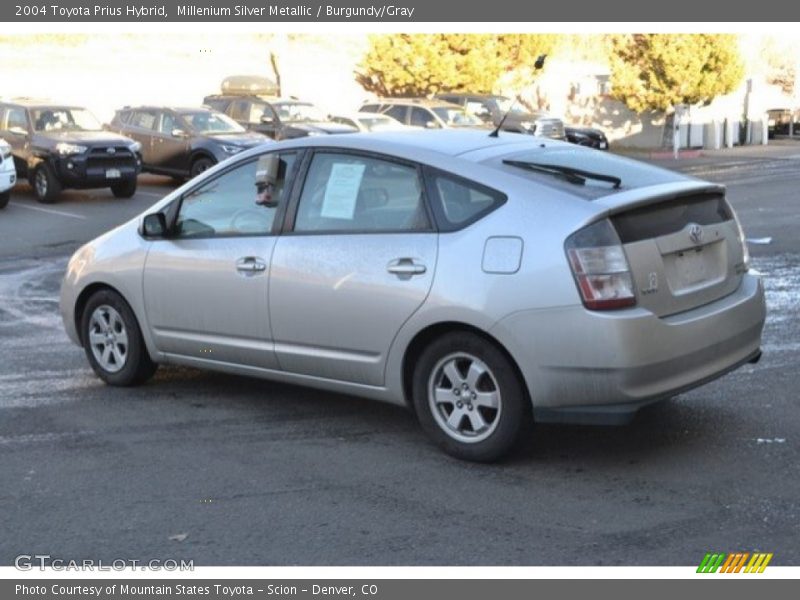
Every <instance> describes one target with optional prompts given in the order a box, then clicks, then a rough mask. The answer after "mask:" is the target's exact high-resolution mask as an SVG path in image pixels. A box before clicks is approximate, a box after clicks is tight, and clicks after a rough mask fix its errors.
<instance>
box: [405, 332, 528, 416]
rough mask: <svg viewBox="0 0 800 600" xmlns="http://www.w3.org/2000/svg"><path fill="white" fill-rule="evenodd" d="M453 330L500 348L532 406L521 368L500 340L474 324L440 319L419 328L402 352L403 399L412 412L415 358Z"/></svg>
mask: <svg viewBox="0 0 800 600" xmlns="http://www.w3.org/2000/svg"><path fill="white" fill-rule="evenodd" d="M454 332H467V333H472V334H475V335H477V336H479V337H481V338H483V339H485V340H486V341H487V342H489V343H490V344H492V345H494V346H495V347H496V348H497V349H498V350H500V351H501V352H502V353H503V354H504V355H505V357H506V358H507V359H508V361H509V362H510V363H511V365H512V366H513V368H514V372H515V373H516V375H517V377H518V378H519V382H520V384H521V385H522V389H523V390H524V392H525V399H526V400H527V401H528V404H529V405H530V406H533V405H532V402H531V397H530V391H529V389H528V385H527V383H526V380H525V377H524V376H523V374H522V370H521V369H520V368H519V365H518V364H517V361H516V360H515V359H514V357H513V356H512V355H511V353H510V352H509V351H508V349H507V348H506V347H505V346H504V345H503V344H502V343H501V342H500V340H498V339H497V338H496V337H495V336H493V335H491V334H490V333H488V332H487V331H484V330H483V329H480V328H479V327H475V326H474V325H469V324H467V323H463V322H460V321H442V322H439V323H433V324H430V325H428V326H426V327H425V328H423V329H421V330H420V331H418V332H417V333H416V334H415V335H414V337H413V338H412V339H411V341H410V342H409V344H408V345H407V346H406V350H405V352H404V353H403V362H402V385H403V398H404V399H405V403H406V406H407V407H408V408H409V409H410V410H411V411H412V412H414V402H413V401H412V396H411V394H412V386H413V377H414V365H415V364H416V359H417V358H418V357H419V355H420V354H421V353H422V351H423V350H424V349H425V348H426V347H427V346H428V345H429V344H430V343H431V342H432V341H433V340H435V339H436V338H437V337H440V336H442V335H446V334H448V333H454Z"/></svg>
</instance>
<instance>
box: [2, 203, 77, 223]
mask: <svg viewBox="0 0 800 600" xmlns="http://www.w3.org/2000/svg"><path fill="white" fill-rule="evenodd" d="M9 204H10V205H11V206H18V207H20V208H27V209H30V210H38V211H40V212H46V213H50V214H52V215H61V216H62V217H72V218H73V219H84V220H86V217H84V216H81V215H76V214H73V213H68V212H64V211H63V210H55V209H52V208H42V207H41V206H28V205H27V204H20V203H19V202H9Z"/></svg>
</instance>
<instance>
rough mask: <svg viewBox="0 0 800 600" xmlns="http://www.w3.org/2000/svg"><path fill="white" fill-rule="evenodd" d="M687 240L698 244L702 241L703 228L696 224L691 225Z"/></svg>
mask: <svg viewBox="0 0 800 600" xmlns="http://www.w3.org/2000/svg"><path fill="white" fill-rule="evenodd" d="M689 239H690V240H692V243H694V244H699V243H700V242H701V241H703V228H702V227H700V225H698V224H697V223H692V224H691V226H690V227H689Z"/></svg>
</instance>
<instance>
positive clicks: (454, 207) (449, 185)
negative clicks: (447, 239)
mask: <svg viewBox="0 0 800 600" xmlns="http://www.w3.org/2000/svg"><path fill="white" fill-rule="evenodd" d="M433 187H434V189H435V191H436V195H437V196H438V197H437V198H436V199H435V201H434V210H435V212H436V214H437V218H438V220H440V221H443V223H441V225H442V227H441V229H444V230H454V229H458V228H459V227H462V226H464V225H467V224H468V223H471V222H472V221H475V220H477V219H478V218H480V217H482V216H483V215H485V214H487V213H489V212H491V211H492V210H494V209H495V208H496V207H498V206H500V205H501V204H503V202H505V200H506V196H505V195H504V194H501V193H500V192H498V191H495V190H493V189H491V188H488V187H486V186H483V185H481V184H479V183H475V182H473V181H469V180H467V179H462V178H460V177H455V176H451V175H445V174H444V173H438V172H434V173H433Z"/></svg>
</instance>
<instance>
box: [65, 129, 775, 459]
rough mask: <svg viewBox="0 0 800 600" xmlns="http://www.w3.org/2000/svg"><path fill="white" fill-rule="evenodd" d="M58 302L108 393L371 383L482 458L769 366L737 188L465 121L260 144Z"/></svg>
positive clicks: (361, 386)
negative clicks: (468, 126) (760, 362)
mask: <svg viewBox="0 0 800 600" xmlns="http://www.w3.org/2000/svg"><path fill="white" fill-rule="evenodd" d="M61 311H62V314H63V319H64V324H65V327H66V330H67V332H68V334H69V336H70V337H71V338H72V340H74V341H75V342H76V343H77V344H80V345H81V346H83V348H84V350H85V352H86V356H87V358H88V360H89V363H90V364H91V366H92V368H93V369H94V371H95V372H96V373H97V375H98V376H99V377H101V378H102V379H103V380H104V381H106V382H107V383H109V384H111V385H123V386H126V385H134V384H139V383H142V382H144V381H145V380H147V379H148V378H149V377H150V376H151V375H152V374H153V373H154V371H155V370H156V366H157V365H159V364H181V365H191V366H195V367H202V368H208V369H215V370H218V371H225V372H229V373H237V374H243V375H251V376H256V377H264V378H268V379H274V380H279V381H284V382H290V383H298V384H303V385H308V386H313V387H317V388H321V389H325V390H331V391H336V392H342V393H348V394H355V395H359V396H365V397H369V398H374V399H376V400H383V401H388V402H393V403H397V404H401V405H406V406H408V407H409V408H410V409H411V410H413V411H414V412H415V413H416V415H417V417H418V418H419V421H420V423H421V425H422V427H423V428H424V429H425V431H426V432H427V433H428V434H429V435H430V436H431V437H432V438H433V440H435V441H436V442H437V443H438V444H439V445H440V446H442V447H443V448H444V449H445V450H446V451H447V452H449V453H451V454H453V455H455V456H458V457H461V458H465V459H470V460H480V461H489V460H494V459H497V458H499V457H501V456H503V455H504V454H506V453H507V452H508V451H509V450H510V449H511V448H512V446H513V445H514V444H515V442H516V441H518V440H520V439H521V438H523V437H524V436H528V435H530V434H531V428H530V426H531V424H532V422H533V421H538V422H554V421H555V422H591V423H619V422H624V421H626V420H628V419H630V418H631V416H632V415H633V414H634V413H635V412H636V411H637V410H638V409H639V408H640V407H642V406H644V405H646V404H649V403H651V402H654V401H656V400H659V399H663V398H668V397H670V396H673V395H675V394H677V393H679V392H681V391H683V390H687V389H690V388H693V387H696V386H699V385H701V384H703V383H705V382H708V381H710V380H712V379H714V378H716V377H719V376H721V375H723V374H725V373H727V372H728V371H731V370H732V369H735V368H737V367H738V366H740V365H742V364H744V363H747V362H752V361H755V360H757V359H758V357H759V355H760V343H761V331H762V328H763V325H764V318H765V305H764V294H763V290H762V286H761V282H760V280H759V278H758V277H757V276H755V275H754V274H752V273H750V272H749V271H748V256H747V249H746V246H745V241H744V237H743V234H742V230H741V228H740V226H739V223H738V221H737V219H736V216H735V214H734V212H733V210H732V209H731V207H730V205H729V204H728V202H727V201H726V199H725V190H724V188H722V187H720V186H718V185H713V184H710V183H707V182H703V181H700V180H697V179H693V178H689V177H686V176H683V175H679V174H676V173H673V172H670V171H666V170H662V169H658V168H655V167H651V166H648V165H645V164H641V163H638V162H635V161H631V160H628V159H623V158H620V157H617V156H614V155H610V154H608V153H605V152H599V151H595V150H590V149H586V148H580V147H576V146H574V145H570V144H567V143H562V142H558V141H549V140H548V141H543V140H542V139H541V138H534V137H532V136H523V135H516V134H501V135H500V136H499V137H491V136H489V135H488V134H487V133H486V132H482V131H458V130H445V131H415V132H410V133H407V132H403V133H400V132H392V133H372V134H354V135H350V136H341V137H338V136H325V137H312V138H303V139H298V140H291V141H285V142H281V143H278V144H272V145H268V146H262V147H258V148H254V149H252V150H247V151H245V152H242V153H241V154H238V155H236V156H235V157H233V158H231V159H229V160H227V161H225V162H223V163H220V164H219V165H217V166H215V167H213V168H212V169H209V170H208V171H206V172H204V173H203V174H202V175H201V176H199V177H198V178H196V179H194V180H192V181H190V182H189V183H187V184H186V185H184V186H183V187H181V188H178V189H176V190H175V191H174V192H172V193H171V194H169V195H167V196H166V197H165V198H164V199H163V200H161V201H159V202H157V203H156V204H155V205H154V206H153V207H152V208H151V209H149V210H148V211H146V213H144V214H142V215H140V216H138V217H136V218H135V219H133V220H131V221H130V222H128V223H125V224H123V225H121V226H120V227H117V228H116V229H114V230H113V231H110V232H108V233H106V234H105V235H103V236H101V237H99V238H97V239H95V240H93V241H91V242H89V243H88V244H86V245H85V246H83V247H82V248H80V249H79V250H78V251H77V252H76V253H75V255H74V256H73V257H72V259H71V260H70V262H69V266H68V269H67V273H66V275H65V279H64V283H63V286H62V292H61Z"/></svg>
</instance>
